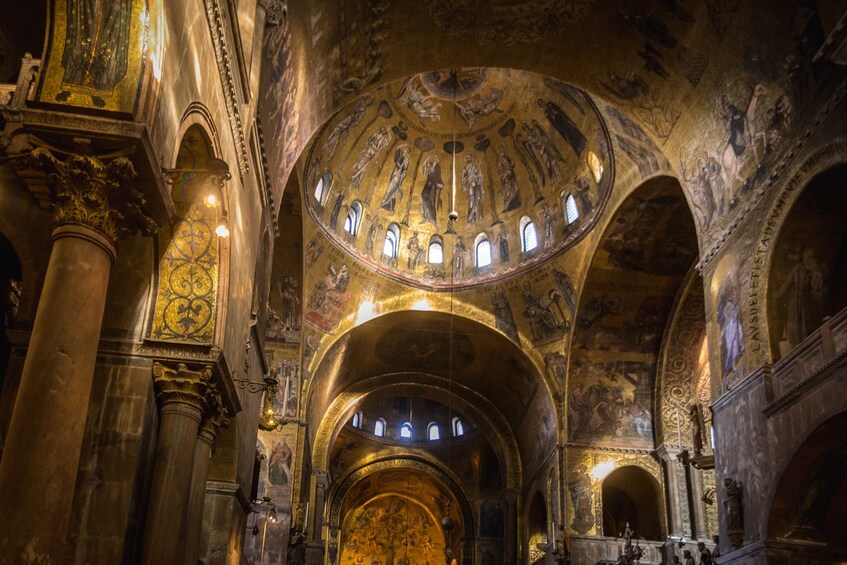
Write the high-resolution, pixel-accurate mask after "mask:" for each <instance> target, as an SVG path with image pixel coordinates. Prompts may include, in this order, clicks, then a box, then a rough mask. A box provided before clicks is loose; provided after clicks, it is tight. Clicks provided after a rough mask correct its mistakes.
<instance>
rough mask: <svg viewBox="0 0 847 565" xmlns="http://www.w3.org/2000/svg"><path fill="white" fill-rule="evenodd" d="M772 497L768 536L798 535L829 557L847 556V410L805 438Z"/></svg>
mask: <svg viewBox="0 0 847 565" xmlns="http://www.w3.org/2000/svg"><path fill="white" fill-rule="evenodd" d="M772 500H773V502H772V503H771V510H770V515H769V517H768V538H770V539H781V540H785V541H794V540H798V541H799V542H800V543H801V544H803V545H804V546H808V547H809V548H814V549H815V550H816V551H818V552H820V555H819V556H820V557H821V558H823V557H826V558H827V559H825V561H826V562H829V561H830V560H832V561H834V562H842V561H845V560H847V538H846V537H845V536H844V532H845V530H844V525H845V524H847V412H841V413H840V414H837V415H835V416H833V417H831V418H829V419H828V420H826V421H825V422H823V423H822V424H820V425H819V426H818V427H817V428H815V430H814V431H813V432H812V433H811V434H809V436H808V437H807V438H806V439H805V440H804V441H803V443H802V444H801V445H800V447H799V448H798V449H797V451H796V452H795V453H794V456H793V457H792V458H791V460H790V461H789V462H788V465H786V467H785V469H784V471H783V472H782V477H781V478H780V479H779V484H778V486H777V488H776V492H775V493H774V496H773V499H772ZM822 562H823V560H822Z"/></svg>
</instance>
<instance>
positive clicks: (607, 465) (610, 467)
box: [589, 461, 615, 481]
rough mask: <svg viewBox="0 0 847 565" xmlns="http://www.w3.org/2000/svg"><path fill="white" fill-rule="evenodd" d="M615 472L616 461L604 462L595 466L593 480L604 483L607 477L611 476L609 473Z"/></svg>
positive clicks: (592, 471) (592, 472)
mask: <svg viewBox="0 0 847 565" xmlns="http://www.w3.org/2000/svg"><path fill="white" fill-rule="evenodd" d="M614 470H615V463H614V461H602V462H600V463H597V464H596V465H594V468H593V469H591V473H589V474H590V475H591V478H592V479H594V480H595V481H602V480H603V479H605V478H606V477H608V476H609V473H611V472H612V471H614Z"/></svg>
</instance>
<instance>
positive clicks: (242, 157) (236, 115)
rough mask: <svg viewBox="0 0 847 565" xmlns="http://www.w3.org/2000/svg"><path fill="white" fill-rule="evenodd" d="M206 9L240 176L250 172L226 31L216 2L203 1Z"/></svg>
mask: <svg viewBox="0 0 847 565" xmlns="http://www.w3.org/2000/svg"><path fill="white" fill-rule="evenodd" d="M203 3H204V5H205V8H206V20H207V21H208V23H209V32H210V33H211V35H212V46H213V48H214V51H215V61H216V62H217V65H218V73H219V74H220V78H221V88H223V91H224V99H225V101H226V113H227V115H228V117H229V126H230V130H231V131H232V138H233V141H234V142H235V149H236V151H235V154H236V157H237V158H238V170H239V171H240V172H241V174H242V175H245V174H247V172H248V171H249V170H250V169H249V165H248V157H247V145H246V143H245V141H244V127H243V125H242V123H241V113H240V112H239V111H238V106H239V101H238V92H237V90H236V88H235V79H234V78H233V75H232V66H231V65H230V54H229V49H228V48H227V44H226V30H225V29H224V24H223V19H222V17H221V10H220V8H219V7H218V2H217V0H204V2H203Z"/></svg>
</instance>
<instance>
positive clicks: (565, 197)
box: [315, 173, 579, 267]
mask: <svg viewBox="0 0 847 565" xmlns="http://www.w3.org/2000/svg"><path fill="white" fill-rule="evenodd" d="M328 175H329V173H326V174H324V176H322V177H321V179H320V180H319V181H318V185H317V187H315V199H316V200H317V201H318V202H321V203H323V198H325V197H326V192H327V191H328V189H329V180H327V178H326V177H327V176H328ZM330 177H331V175H330ZM562 208H563V209H564V212H565V223H566V224H567V225H570V224H573V223H574V222H576V221H577V220H579V208H577V205H576V199H575V198H574V197H573V195H572V194H571V193H570V192H563V193H562ZM362 216H363V214H362V203H361V202H359V201H358V200H356V201H354V202H353V204H351V205H350V208H349V210H348V212H347V217H346V218H345V220H344V231H345V232H347V233H349V234H350V235H352V236H353V237H355V236H357V235H359V226H360V225H361V223H362ZM520 234H521V252H523V253H527V252H530V251H534V250H535V249H537V248H538V232H537V231H536V228H535V223H534V222H533V221H532V220H530V219H529V217H528V216H524V217H523V218H521V221H520ZM474 250H475V252H476V253H475V259H474V264H475V265H476V266H477V267H487V266H489V265H491V242H490V241H489V240H488V236H486V235H485V234H484V233H481V234H479V235H478V236H477V237H476V242H475V245H474ZM399 252H400V227H399V226H398V225H397V224H390V225H389V226H388V229H386V230H385V241H384V242H383V245H382V254H383V255H385V256H386V257H390V258H396V257H397V255H398V254H399ZM427 263H429V264H430V265H441V264H443V263H444V242H443V240H442V238H441V236H440V235H433V236H432V237H431V238H430V240H429V247H428V249H427Z"/></svg>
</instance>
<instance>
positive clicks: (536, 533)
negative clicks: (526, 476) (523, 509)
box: [527, 491, 549, 563]
mask: <svg viewBox="0 0 847 565" xmlns="http://www.w3.org/2000/svg"><path fill="white" fill-rule="evenodd" d="M527 527H528V529H529V531H528V532H527V534H528V535H527V539H528V540H529V548H528V550H527V552H528V554H529V561H530V563H534V562H535V561H536V559H537V557H538V555H539V554H543V549H542V547H543V546H544V545H546V544H547V541H548V539H549V538H548V535H549V532H548V530H547V503H546V502H544V495H542V494H541V493H540V492H538V491H536V493H535V494H534V495H533V496H532V502H531V503H530V505H529V514H528V515H527Z"/></svg>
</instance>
